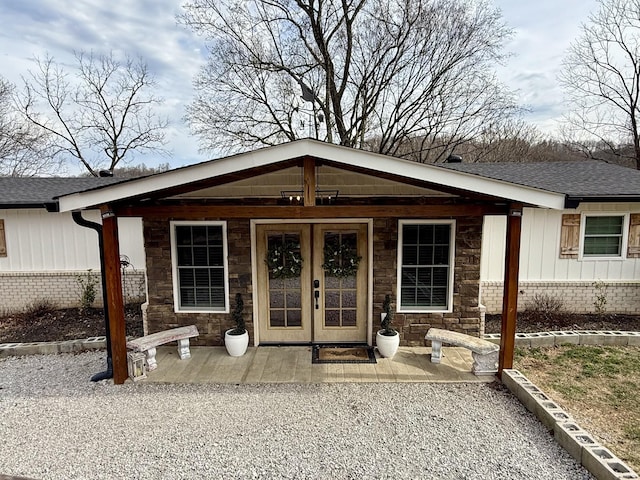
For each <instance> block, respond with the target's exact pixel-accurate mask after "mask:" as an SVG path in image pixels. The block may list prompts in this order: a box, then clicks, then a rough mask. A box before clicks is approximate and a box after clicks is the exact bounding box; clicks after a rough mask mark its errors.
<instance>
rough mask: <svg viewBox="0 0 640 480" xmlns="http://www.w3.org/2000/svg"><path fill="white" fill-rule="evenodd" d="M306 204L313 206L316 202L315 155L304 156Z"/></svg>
mask: <svg viewBox="0 0 640 480" xmlns="http://www.w3.org/2000/svg"><path fill="white" fill-rule="evenodd" d="M303 171H304V175H303V177H304V206H305V207H313V206H315V204H316V161H315V160H314V159H313V157H304V161H303Z"/></svg>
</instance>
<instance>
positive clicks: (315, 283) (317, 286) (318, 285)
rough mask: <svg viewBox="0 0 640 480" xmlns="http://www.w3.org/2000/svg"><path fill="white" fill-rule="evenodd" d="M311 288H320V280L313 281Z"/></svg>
mask: <svg viewBox="0 0 640 480" xmlns="http://www.w3.org/2000/svg"><path fill="white" fill-rule="evenodd" d="M313 288H320V280H314V281H313Z"/></svg>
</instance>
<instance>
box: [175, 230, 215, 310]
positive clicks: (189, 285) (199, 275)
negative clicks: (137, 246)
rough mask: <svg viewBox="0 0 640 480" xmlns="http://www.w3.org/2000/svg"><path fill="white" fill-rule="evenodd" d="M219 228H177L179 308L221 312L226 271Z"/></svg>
mask: <svg viewBox="0 0 640 480" xmlns="http://www.w3.org/2000/svg"><path fill="white" fill-rule="evenodd" d="M222 229H223V227H222V226H221V225H194V226H190V225H176V226H175V239H176V244H177V248H176V252H177V259H176V263H177V266H178V271H177V277H178V289H179V290H178V291H179V297H180V301H179V303H180V306H181V307H186V308H205V309H216V310H217V309H223V308H224V307H225V303H226V299H225V271H224V246H223V245H222V243H223V230H222Z"/></svg>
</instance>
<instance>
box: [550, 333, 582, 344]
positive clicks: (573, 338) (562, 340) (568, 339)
mask: <svg viewBox="0 0 640 480" xmlns="http://www.w3.org/2000/svg"><path fill="white" fill-rule="evenodd" d="M551 333H553V335H554V337H555V344H556V345H567V344H570V345H578V344H579V343H580V335H579V334H578V333H577V332H562V331H560V332H551Z"/></svg>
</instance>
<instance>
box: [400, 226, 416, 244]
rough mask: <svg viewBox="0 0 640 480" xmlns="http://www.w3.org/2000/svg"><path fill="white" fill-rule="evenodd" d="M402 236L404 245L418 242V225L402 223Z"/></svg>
mask: <svg viewBox="0 0 640 480" xmlns="http://www.w3.org/2000/svg"><path fill="white" fill-rule="evenodd" d="M402 238H403V241H404V244H405V245H408V244H414V245H415V244H417V243H418V226H417V225H404V226H403V228H402Z"/></svg>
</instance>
